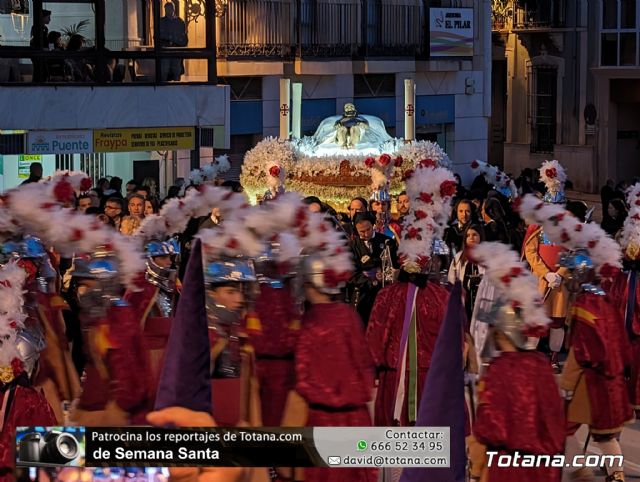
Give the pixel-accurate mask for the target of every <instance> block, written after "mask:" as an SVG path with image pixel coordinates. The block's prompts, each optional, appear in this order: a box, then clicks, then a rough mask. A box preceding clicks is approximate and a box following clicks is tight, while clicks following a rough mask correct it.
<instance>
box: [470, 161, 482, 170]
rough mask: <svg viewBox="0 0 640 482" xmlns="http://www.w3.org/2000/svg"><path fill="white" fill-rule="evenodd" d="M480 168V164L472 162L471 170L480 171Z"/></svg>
mask: <svg viewBox="0 0 640 482" xmlns="http://www.w3.org/2000/svg"><path fill="white" fill-rule="evenodd" d="M479 167H480V163H479V162H478V161H476V160H473V161H471V169H478V168H479Z"/></svg>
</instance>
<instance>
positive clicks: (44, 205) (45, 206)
mask: <svg viewBox="0 0 640 482" xmlns="http://www.w3.org/2000/svg"><path fill="white" fill-rule="evenodd" d="M56 206H57V204H56V203H42V204H41V205H40V207H41V208H42V209H45V210H49V209H53V208H55V207H56Z"/></svg>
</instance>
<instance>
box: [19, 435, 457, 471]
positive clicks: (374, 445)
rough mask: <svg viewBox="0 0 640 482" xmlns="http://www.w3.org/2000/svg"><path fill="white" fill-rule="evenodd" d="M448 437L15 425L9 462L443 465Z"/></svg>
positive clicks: (365, 465)
mask: <svg viewBox="0 0 640 482" xmlns="http://www.w3.org/2000/svg"><path fill="white" fill-rule="evenodd" d="M77 429H78V427H75V428H74V429H73V430H77ZM80 435H81V438H80ZM449 437H450V428H449V427H307V428H282V427H274V428H266V427H265V428H220V427H216V428H169V429H162V428H152V427H146V428H145V427H126V428H125V427H112V428H102V427H86V428H84V427H81V434H80V433H75V432H74V433H67V432H65V431H64V429H63V430H60V429H59V428H52V429H48V428H44V427H19V428H18V430H17V435H16V442H17V447H16V454H17V460H16V463H17V465H18V466H22V467H25V466H27V467H33V466H40V465H41V464H59V465H72V464H76V463H79V465H81V466H85V467H180V466H185V467H195V466H201V467H208V466H214V467H215V466H217V467H449V463H450V458H449V456H450V440H449Z"/></svg>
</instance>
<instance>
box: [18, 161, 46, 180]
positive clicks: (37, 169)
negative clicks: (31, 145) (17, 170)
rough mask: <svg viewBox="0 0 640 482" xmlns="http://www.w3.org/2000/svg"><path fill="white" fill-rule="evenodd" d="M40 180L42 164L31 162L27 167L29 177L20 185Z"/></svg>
mask: <svg viewBox="0 0 640 482" xmlns="http://www.w3.org/2000/svg"><path fill="white" fill-rule="evenodd" d="M40 179H42V164H40V163H39V162H32V163H31V164H30V165H29V177H28V178H27V179H25V180H24V181H22V184H21V185H24V184H31V183H32V182H38V181H39V180H40Z"/></svg>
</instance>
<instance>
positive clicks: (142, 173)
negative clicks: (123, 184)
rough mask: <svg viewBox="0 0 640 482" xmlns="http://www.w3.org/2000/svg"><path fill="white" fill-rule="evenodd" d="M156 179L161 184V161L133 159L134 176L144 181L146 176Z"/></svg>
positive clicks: (157, 184) (138, 180)
mask: <svg viewBox="0 0 640 482" xmlns="http://www.w3.org/2000/svg"><path fill="white" fill-rule="evenodd" d="M148 177H150V178H152V179H155V181H156V186H159V185H160V163H159V162H158V161H133V178H134V179H135V180H136V181H137V182H138V183H142V182H143V181H144V180H145V179H146V178H148Z"/></svg>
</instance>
